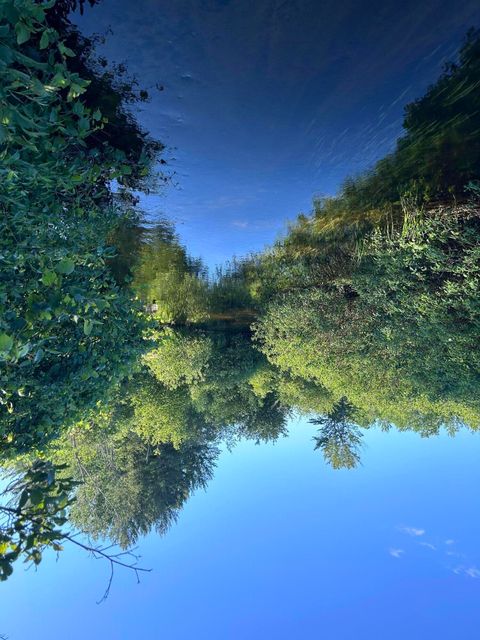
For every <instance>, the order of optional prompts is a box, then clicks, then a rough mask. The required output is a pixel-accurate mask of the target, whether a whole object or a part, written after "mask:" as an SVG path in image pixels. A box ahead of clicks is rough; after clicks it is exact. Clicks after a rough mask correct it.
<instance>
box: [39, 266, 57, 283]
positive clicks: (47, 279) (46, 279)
mask: <svg viewBox="0 0 480 640" xmlns="http://www.w3.org/2000/svg"><path fill="white" fill-rule="evenodd" d="M42 282H43V284H44V285H46V286H47V287H50V286H51V285H52V284H56V282H57V274H56V273H55V271H49V270H47V271H44V272H43V275H42Z"/></svg>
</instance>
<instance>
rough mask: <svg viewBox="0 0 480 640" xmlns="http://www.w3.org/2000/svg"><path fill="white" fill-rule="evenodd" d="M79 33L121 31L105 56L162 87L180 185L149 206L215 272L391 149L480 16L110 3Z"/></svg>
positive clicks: (332, 6) (332, 1)
mask: <svg viewBox="0 0 480 640" xmlns="http://www.w3.org/2000/svg"><path fill="white" fill-rule="evenodd" d="M453 8H454V10H453ZM79 23H80V24H81V26H82V28H83V29H84V30H85V31H86V32H88V33H91V32H93V31H97V32H104V31H106V30H107V29H108V27H111V28H112V30H113V33H112V34H111V35H109V36H108V38H107V44H106V45H105V47H104V53H105V54H106V56H107V57H108V58H109V59H111V60H116V61H125V62H126V63H127V65H128V68H129V69H130V70H131V71H132V72H133V73H135V75H136V76H137V77H138V79H139V80H140V82H141V84H142V85H143V86H144V87H146V88H147V89H151V93H152V101H151V103H150V104H148V105H146V106H145V107H144V108H142V111H141V112H140V113H139V116H140V120H141V122H142V123H143V124H144V125H145V126H146V127H147V128H148V129H149V130H150V131H151V132H152V133H153V134H154V135H155V136H157V137H158V138H160V139H161V140H162V141H164V142H165V143H166V144H167V145H168V147H169V148H168V150H167V152H166V156H165V157H166V158H167V159H168V160H169V168H170V170H171V171H172V172H174V174H175V175H174V180H173V183H172V185H171V186H170V187H169V188H168V189H167V190H166V191H165V192H164V193H163V194H162V195H161V196H159V195H153V196H151V197H149V198H148V199H147V200H146V201H144V206H145V208H146V209H147V210H148V211H149V213H150V214H152V215H154V214H158V213H163V214H165V215H167V216H168V217H170V218H171V219H173V220H174V221H175V222H176V224H177V227H178V231H179V233H180V235H181V237H182V239H183V240H184V242H185V243H186V244H187V246H188V248H189V251H190V252H191V253H192V254H193V255H201V256H202V257H203V258H204V259H205V260H206V261H207V263H208V264H210V265H213V264H215V263H218V262H222V261H224V260H226V259H228V258H229V257H231V256H232V255H234V254H235V255H237V256H241V255H245V254H246V253H248V252H249V251H253V250H258V249H261V248H262V247H263V246H264V245H265V243H270V242H272V240H273V239H274V238H275V237H276V236H277V235H278V234H279V233H280V232H282V231H283V230H284V229H285V222H286V220H287V219H293V218H295V216H296V215H297V214H298V213H300V212H301V211H304V212H308V211H309V210H310V208H311V201H312V197H313V195H314V194H333V193H335V191H336V190H337V188H338V186H339V184H340V183H341V182H342V180H343V179H344V178H345V177H346V176H347V175H350V174H352V173H356V172H358V171H360V170H362V169H364V168H365V167H367V166H370V165H371V164H372V163H373V162H374V161H375V160H376V159H378V158H379V157H381V156H383V155H384V154H385V153H386V152H388V151H389V150H390V149H391V148H392V145H393V143H394V140H395V139H396V137H397V136H398V134H399V133H400V131H401V120H402V112H403V106H404V105H405V103H407V102H409V101H411V100H412V99H414V98H415V97H418V96H420V95H422V93H423V92H424V91H425V88H426V87H427V86H428V84H429V83H430V82H432V81H433V80H435V78H436V77H437V76H438V74H439V72H440V70H441V67H442V64H443V62H444V61H445V60H446V59H449V58H451V57H452V56H453V55H454V53H455V52H456V50H457V49H458V45H459V43H460V41H461V40H462V38H463V35H464V33H465V32H466V30H467V28H468V27H469V26H472V25H479V24H480V5H479V3H478V1H477V0H457V1H456V2H455V3H452V2H451V0H448V1H446V0H429V1H425V0H423V1H422V0H420V1H419V0H404V1H403V2H398V1H397V0H395V1H394V0H370V1H369V2H359V1H358V0H342V2H338V0H323V1H322V2H318V0H288V1H285V0H175V2H164V1H159V0H135V2H131V1H130V0H128V1H127V0H102V2H101V4H100V5H99V6H98V7H95V8H94V9H92V10H87V11H85V15H84V17H83V18H81V19H79ZM157 83H160V84H161V85H163V86H164V91H162V92H158V91H156V90H155V85H156V84H157Z"/></svg>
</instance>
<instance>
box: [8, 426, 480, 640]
mask: <svg viewBox="0 0 480 640" xmlns="http://www.w3.org/2000/svg"><path fill="white" fill-rule="evenodd" d="M313 433H314V431H313V427H312V425H310V424H308V422H306V421H303V420H302V421H294V422H292V424H291V425H290V436H289V437H288V438H285V439H281V440H280V441H279V442H277V443H276V444H274V445H269V444H262V445H258V446H257V445H254V444H253V443H251V442H245V443H241V444H240V445H238V446H237V447H236V448H235V449H234V450H233V451H231V452H229V451H227V450H225V451H224V452H223V453H222V454H221V456H220V458H219V461H218V466H217V470H216V474H215V477H214V479H213V480H212V481H211V482H210V484H209V486H208V489H207V491H206V492H203V491H200V492H198V493H196V494H195V495H194V496H193V497H192V498H191V499H190V501H189V502H188V503H187V505H186V507H185V509H184V510H183V512H182V513H181V515H180V519H179V522H178V523H177V525H175V526H174V527H172V529H171V530H170V531H169V532H168V534H167V535H166V536H165V537H163V538H161V537H158V536H157V535H155V534H151V535H149V536H148V537H147V538H146V539H144V540H141V541H140V543H139V549H140V552H141V554H142V556H143V557H142V564H143V566H146V567H151V568H152V569H153V570H152V572H151V573H150V574H147V575H146V576H144V577H143V579H142V582H141V584H140V585H137V584H136V583H135V580H134V577H133V576H132V575H131V574H130V573H128V572H121V571H119V572H117V574H116V576H115V580H114V584H113V587H112V591H111V594H110V597H109V599H108V600H107V601H106V602H105V603H103V604H101V605H97V604H95V602H96V600H97V599H98V598H99V597H100V596H101V595H102V592H103V589H104V587H105V584H106V581H107V578H108V570H107V567H106V566H105V565H103V564H102V563H101V562H99V561H95V560H91V559H88V558H86V557H85V555H84V554H83V553H82V552H80V551H77V550H75V549H71V548H68V549H66V550H65V551H64V552H63V553H62V554H61V557H60V559H59V560H58V562H56V561H55V559H54V557H53V556H52V555H50V557H49V558H48V559H46V560H45V561H44V563H43V564H42V565H41V566H40V568H39V570H38V571H37V572H36V573H34V572H32V571H29V572H24V571H23V570H22V568H20V567H19V568H17V569H16V571H15V574H14V576H12V578H11V580H9V584H8V589H4V590H3V591H2V601H1V605H0V607H1V614H0V621H1V622H0V633H6V634H7V635H8V637H9V638H10V639H11V640H24V639H29V638H39V639H41V640H43V639H44V638H45V639H47V638H48V639H51V640H57V639H58V640H60V639H61V640H63V639H64V638H69V639H71V640H77V639H78V640H80V639H82V640H83V639H84V638H109V639H110V638H111V639H115V640H136V639H137V638H168V639H169V640H170V639H172V640H190V639H193V638H195V639H199V640H203V639H205V640H207V639H208V640H217V639H218V640H230V639H231V640H237V639H238V640H243V639H248V640H255V639H257V638H258V639H260V638H261V639H270V638H272V639H275V640H277V639H282V640H283V639H285V640H287V639H288V640H290V639H291V638H296V639H299V640H304V639H309V640H310V639H317V638H328V639H330V638H335V639H336V640H363V639H365V640H367V639H369V640H370V639H376V638H379V639H380V638H382V639H384V638H385V639H387V638H388V639H389V640H396V639H397V638H398V639H402V640H403V639H404V638H409V640H424V639H426V638H435V639H436V640H458V639H459V638H462V640H463V639H465V640H469V639H472V640H473V639H476V638H478V637H479V636H478V602H479V597H480V549H479V546H478V541H479V539H480V535H479V534H480V514H479V512H478V486H479V483H480V467H479V465H478V460H479V454H480V439H479V438H478V435H477V436H475V435H472V434H470V433H467V432H463V433H460V434H459V435H458V436H457V437H455V438H450V437H448V436H446V435H441V436H440V437H437V438H430V439H422V438H420V437H419V436H418V435H416V434H412V433H399V432H396V431H391V432H390V433H382V432H379V431H375V430H372V431H370V432H369V433H368V434H367V435H366V436H365V440H366V448H365V450H364V453H363V465H362V466H361V467H360V468H358V469H356V470H352V471H333V470H332V469H330V468H329V467H327V466H326V465H325V464H324V462H323V459H322V457H321V455H320V454H319V452H318V451H317V452H314V451H313V447H312V440H311V438H312V435H313Z"/></svg>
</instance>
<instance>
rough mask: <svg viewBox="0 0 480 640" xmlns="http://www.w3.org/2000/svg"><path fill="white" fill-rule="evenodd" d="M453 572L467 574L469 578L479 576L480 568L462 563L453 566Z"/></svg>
mask: <svg viewBox="0 0 480 640" xmlns="http://www.w3.org/2000/svg"><path fill="white" fill-rule="evenodd" d="M453 573H456V574H457V576H458V575H463V576H468V577H469V578H480V569H477V567H474V566H472V567H465V566H464V565H460V566H459V567H455V569H454V570H453Z"/></svg>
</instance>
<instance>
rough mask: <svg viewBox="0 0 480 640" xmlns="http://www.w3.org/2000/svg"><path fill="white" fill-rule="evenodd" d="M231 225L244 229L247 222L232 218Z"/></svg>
mask: <svg viewBox="0 0 480 640" xmlns="http://www.w3.org/2000/svg"><path fill="white" fill-rule="evenodd" d="M232 227H238V228H239V229H246V228H247V227H248V222H245V221H244V220H234V221H233V222H232Z"/></svg>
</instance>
